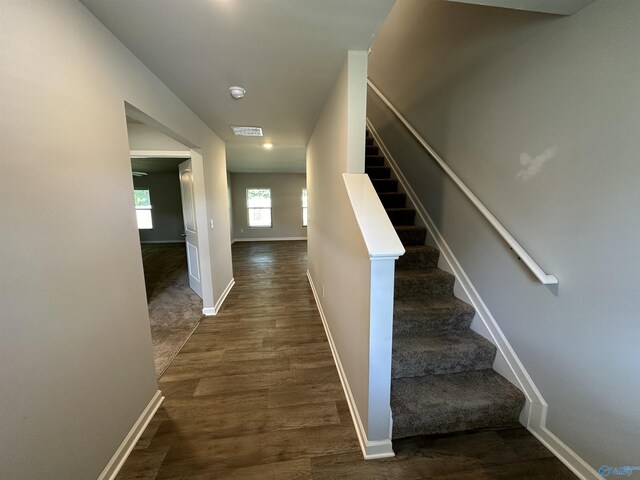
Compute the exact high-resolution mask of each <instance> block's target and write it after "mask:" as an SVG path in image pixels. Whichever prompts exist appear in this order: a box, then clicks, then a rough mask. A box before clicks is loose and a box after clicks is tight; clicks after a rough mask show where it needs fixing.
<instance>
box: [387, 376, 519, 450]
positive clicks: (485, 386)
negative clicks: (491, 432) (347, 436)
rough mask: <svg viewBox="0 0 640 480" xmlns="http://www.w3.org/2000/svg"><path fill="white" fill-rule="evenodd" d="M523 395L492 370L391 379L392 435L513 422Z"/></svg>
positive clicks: (507, 424) (429, 432) (408, 434)
mask: <svg viewBox="0 0 640 480" xmlns="http://www.w3.org/2000/svg"><path fill="white" fill-rule="evenodd" d="M524 403H525V397H524V395H523V394H522V392H521V391H519V390H518V389H517V388H516V387H514V386H513V385H512V384H510V383H509V382H508V381H507V380H506V379H504V378H503V377H501V376H500V375H498V374H497V373H495V372H494V371H493V370H490V369H486V370H474V371H471V372H463V373H456V374H450V375H426V376H424V377H411V378H399V379H394V380H393V381H392V382H391V409H392V411H393V438H403V437H409V436H415V435H433V434H441V433H452V432H461V431H465V430H475V429H480V428H489V427H491V428H501V427H506V426H510V425H513V424H516V423H517V422H518V418H519V415H520V410H521V409H522V407H523V406H524Z"/></svg>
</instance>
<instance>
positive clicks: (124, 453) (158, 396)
mask: <svg viewBox="0 0 640 480" xmlns="http://www.w3.org/2000/svg"><path fill="white" fill-rule="evenodd" d="M163 400H164V397H163V396H162V392H161V391H160V390H158V391H156V393H155V394H154V395H153V398H151V400H150V401H149V403H148V404H147V406H146V407H145V409H144V410H143V412H142V413H141V414H140V416H139V417H138V420H136V422H135V423H134V424H133V426H132V427H131V430H129V433H128V434H127V436H126V437H124V440H123V441H122V443H121V444H120V446H119V447H118V449H117V450H116V452H115V453H114V454H113V457H111V460H109V463H107V466H106V467H104V470H102V473H101V474H100V476H99V477H98V480H113V479H115V478H116V475H118V472H119V471H120V469H121V468H122V466H123V465H124V462H125V461H126V460H127V458H128V457H129V455H130V454H131V451H132V450H133V447H135V445H136V443H138V440H139V439H140V436H141V435H142V433H143V432H144V429H145V428H147V425H149V422H150V421H151V419H152V418H153V416H154V415H155V413H156V411H157V410H158V408H160V405H161V404H162V402H163Z"/></svg>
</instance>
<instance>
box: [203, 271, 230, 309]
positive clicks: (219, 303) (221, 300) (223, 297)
mask: <svg viewBox="0 0 640 480" xmlns="http://www.w3.org/2000/svg"><path fill="white" fill-rule="evenodd" d="M235 284H236V280H235V278H232V279H231V281H230V282H229V285H227V288H225V289H224V292H222V295H220V298H219V299H218V301H217V302H216V304H215V305H214V306H213V308H211V307H205V308H203V309H202V314H203V315H206V316H207V317H210V316H212V315H217V314H218V312H219V311H220V309H221V308H222V304H223V303H224V301H225V300H226V298H227V295H229V292H230V291H231V289H232V288H233V286H234V285H235Z"/></svg>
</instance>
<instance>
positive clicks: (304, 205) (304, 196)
mask: <svg viewBox="0 0 640 480" xmlns="http://www.w3.org/2000/svg"><path fill="white" fill-rule="evenodd" d="M302 226H303V227H306V226H307V189H306V188H303V189H302Z"/></svg>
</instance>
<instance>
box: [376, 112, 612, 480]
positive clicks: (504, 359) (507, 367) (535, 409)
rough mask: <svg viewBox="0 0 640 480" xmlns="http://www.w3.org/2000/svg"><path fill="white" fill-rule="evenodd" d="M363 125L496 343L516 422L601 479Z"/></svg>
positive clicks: (479, 327) (475, 326)
mask: <svg viewBox="0 0 640 480" xmlns="http://www.w3.org/2000/svg"><path fill="white" fill-rule="evenodd" d="M367 128H368V129H369V132H370V133H371V135H372V137H373V138H374V140H375V142H376V144H377V146H378V147H379V148H380V150H381V152H382V154H383V155H384V156H385V158H386V160H387V162H388V163H389V166H390V167H391V171H392V173H393V175H394V176H395V179H397V180H398V186H399V187H400V188H401V190H402V191H403V192H404V193H406V194H407V201H408V202H409V203H410V204H412V206H413V208H414V209H415V210H416V213H417V217H416V223H417V224H422V225H423V226H424V227H425V228H426V229H427V232H428V233H429V235H428V236H427V244H429V245H432V246H435V247H437V248H438V249H439V250H440V258H439V261H438V268H440V269H441V270H445V271H447V272H449V273H451V274H452V275H453V276H454V277H455V279H456V281H455V284H454V295H455V296H456V297H457V298H459V299H460V300H463V301H465V302H467V303H469V304H471V305H473V307H474V308H475V309H476V315H475V316H474V319H473V321H472V323H471V329H472V330H473V331H475V332H476V333H478V334H480V335H482V336H483V337H484V338H486V339H487V340H488V341H490V342H491V343H493V344H494V345H495V346H496V349H497V352H496V357H495V360H494V363H493V369H494V370H495V371H496V372H498V373H499V374H500V375H502V376H503V377H505V378H506V379H507V380H508V381H509V382H511V383H512V384H513V385H515V386H516V387H517V388H518V389H519V390H520V391H521V392H522V393H523V394H524V396H525V399H526V401H525V406H524V408H523V409H522V412H521V414H520V423H521V424H522V425H524V426H525V427H526V428H527V430H529V432H531V433H532V434H533V435H534V436H535V437H536V438H537V439H538V440H540V442H542V444H543V445H545V446H546V447H547V448H548V449H549V450H550V451H551V452H552V453H553V454H554V455H555V456H556V457H557V458H558V459H559V460H560V461H562V463H564V464H565V465H566V466H567V467H568V468H569V469H570V470H571V471H572V472H573V473H574V474H576V475H577V476H578V478H581V479H583V480H604V479H603V477H602V476H601V475H600V474H598V472H596V471H595V470H594V469H593V468H592V467H591V466H590V465H589V464H588V463H587V462H585V461H584V460H583V459H582V458H581V457H580V456H579V455H578V454H577V453H576V452H574V451H573V450H572V449H571V448H570V447H569V446H568V445H566V444H565V443H564V442H563V441H562V440H560V439H559V438H558V437H556V436H555V435H554V434H553V432H551V431H550V430H549V429H548V428H547V426H546V423H547V409H548V405H547V402H546V401H545V399H544V397H543V396H542V394H541V393H540V390H538V387H536V385H535V383H534V382H533V379H532V378H531V376H530V375H529V374H528V372H527V370H526V369H525V367H524V365H523V364H522V362H521V361H520V359H519V358H518V355H517V354H516V352H515V351H514V350H513V348H512V347H511V344H510V343H509V341H508V340H507V338H506V337H505V335H504V333H503V331H502V329H501V328H500V326H499V325H498V322H497V321H496V319H495V317H494V316H493V315H492V314H491V311H489V308H488V307H487V305H486V303H484V301H483V300H482V298H481V297H480V294H479V293H478V291H477V290H476V288H475V287H474V286H473V283H471V280H470V279H469V277H468V276H467V274H466V273H465V271H464V269H463V268H462V266H461V265H460V262H458V260H457V258H456V256H455V255H454V254H453V251H452V250H451V248H450V247H449V245H448V244H447V242H446V241H445V239H444V237H443V236H442V234H441V233H440V231H439V230H438V227H437V226H436V224H435V222H434V221H433V219H432V218H431V216H430V215H429V213H428V212H427V210H426V209H425V207H424V205H422V202H420V200H419V198H418V196H417V194H416V193H415V191H414V190H413V188H412V187H411V185H410V184H409V182H408V181H407V179H406V177H405V176H404V175H403V174H402V172H401V171H400V169H399V168H398V164H397V163H396V161H395V159H394V158H393V156H392V155H391V152H390V151H389V150H388V149H387V147H386V146H385V144H384V142H383V141H382V139H381V138H380V136H379V135H378V132H377V131H376V129H375V128H374V126H373V124H372V123H371V121H370V120H369V119H368V118H367Z"/></svg>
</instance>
